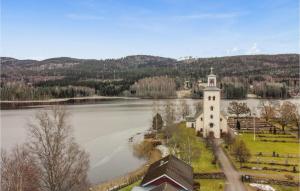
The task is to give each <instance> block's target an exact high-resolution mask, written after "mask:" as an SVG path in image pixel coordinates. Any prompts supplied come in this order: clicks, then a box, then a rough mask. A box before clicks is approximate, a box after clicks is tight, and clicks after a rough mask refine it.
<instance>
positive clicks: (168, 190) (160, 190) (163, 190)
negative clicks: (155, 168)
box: [149, 182, 178, 191]
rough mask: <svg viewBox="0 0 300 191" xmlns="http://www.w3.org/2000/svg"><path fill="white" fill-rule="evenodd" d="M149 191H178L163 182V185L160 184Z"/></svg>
mask: <svg viewBox="0 0 300 191" xmlns="http://www.w3.org/2000/svg"><path fill="white" fill-rule="evenodd" d="M149 191H178V189H176V188H175V187H174V186H172V185H171V184H169V183H167V182H165V183H162V184H160V185H159V186H156V187H155V188H153V189H151V190H149Z"/></svg>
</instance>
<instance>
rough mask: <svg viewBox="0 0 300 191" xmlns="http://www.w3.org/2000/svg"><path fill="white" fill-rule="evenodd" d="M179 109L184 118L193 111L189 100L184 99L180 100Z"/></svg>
mask: <svg viewBox="0 0 300 191" xmlns="http://www.w3.org/2000/svg"><path fill="white" fill-rule="evenodd" d="M178 110H179V113H180V115H181V117H182V119H185V118H186V117H187V116H188V115H189V114H190V113H191V108H190V106H189V104H188V103H187V101H186V100H184V99H182V100H180V104H179V108H178Z"/></svg>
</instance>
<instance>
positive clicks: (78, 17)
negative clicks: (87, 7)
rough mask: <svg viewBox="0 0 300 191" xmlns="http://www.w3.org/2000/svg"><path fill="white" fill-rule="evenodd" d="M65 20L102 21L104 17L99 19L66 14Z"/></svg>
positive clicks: (92, 16)
mask: <svg viewBox="0 0 300 191" xmlns="http://www.w3.org/2000/svg"><path fill="white" fill-rule="evenodd" d="M66 17H67V18H69V19H72V20H90V21H92V20H103V19H104V17H99V16H95V15H82V14H67V15H66Z"/></svg>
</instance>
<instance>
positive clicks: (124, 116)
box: [1, 99, 299, 184]
mask: <svg viewBox="0 0 300 191" xmlns="http://www.w3.org/2000/svg"><path fill="white" fill-rule="evenodd" d="M173 101H174V100H173ZM177 101H178V100H177ZM196 101H199V100H191V99H189V100H188V102H189V104H191V105H193V104H194V102H196ZM230 101H232V100H222V108H221V109H222V110H223V111H226V108H227V106H228V104H229V102H230ZM289 101H291V102H293V103H299V99H290V100H289ZM164 102H166V100H160V101H159V104H160V105H163V104H164ZM244 102H247V104H248V106H249V107H250V109H252V108H257V106H258V105H259V103H260V100H258V99H248V100H244ZM152 105H153V100H146V99H137V100H118V101H117V100H116V101H105V102H102V103H99V104H86V105H68V106H66V108H67V110H68V111H69V112H70V113H71V116H70V123H71V125H72V126H73V128H74V136H75V138H76V141H77V142H78V143H79V144H80V145H81V146H82V147H83V148H84V149H85V150H86V151H87V152H88V153H89V154H90V166H91V168H90V171H89V179H90V181H91V183H93V184H97V183H101V182H103V181H106V180H109V179H111V178H115V177H118V176H121V175H123V174H126V173H127V172H130V171H132V170H134V169H136V168H138V167H139V166H141V165H142V164H143V163H144V162H145V161H144V160H141V159H138V158H136V157H135V156H134V155H133V154H132V149H131V145H130V143H129V142H128V139H129V138H130V137H132V136H135V137H136V138H137V139H139V138H140V137H142V136H141V135H138V134H139V133H143V132H145V131H146V130H147V129H149V128H150V126H151V119H152V115H153V111H152ZM39 110H40V109H39V108H32V109H21V110H1V147H2V148H5V149H8V150H9V149H11V148H12V147H13V146H14V145H16V144H22V143H23V142H24V141H25V140H26V127H27V124H28V122H29V120H30V119H31V117H32V116H33V115H34V114H35V113H36V112H37V111H39Z"/></svg>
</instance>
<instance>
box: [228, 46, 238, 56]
mask: <svg viewBox="0 0 300 191" xmlns="http://www.w3.org/2000/svg"><path fill="white" fill-rule="evenodd" d="M240 51H241V50H240V49H239V48H238V47H233V48H232V49H229V50H227V51H226V53H227V54H228V55H236V54H238V53H240Z"/></svg>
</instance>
